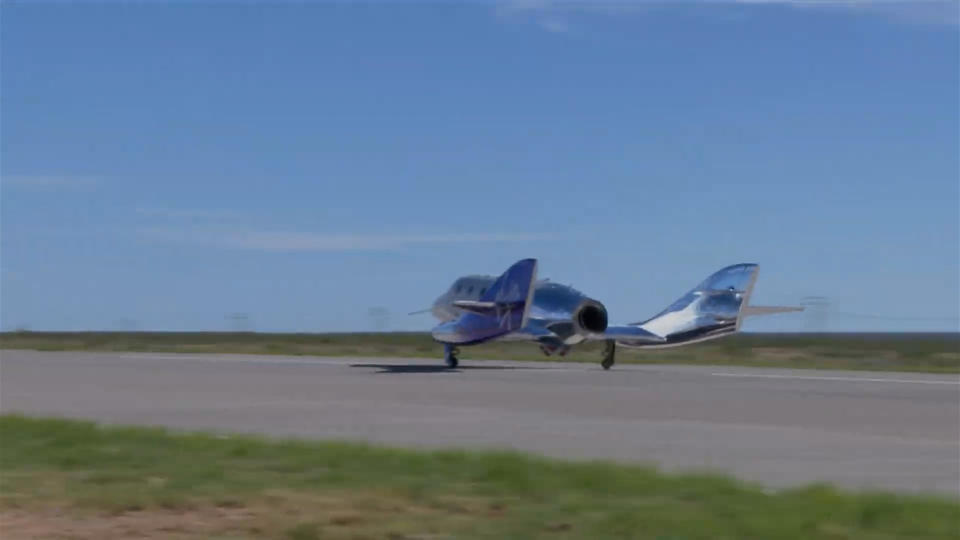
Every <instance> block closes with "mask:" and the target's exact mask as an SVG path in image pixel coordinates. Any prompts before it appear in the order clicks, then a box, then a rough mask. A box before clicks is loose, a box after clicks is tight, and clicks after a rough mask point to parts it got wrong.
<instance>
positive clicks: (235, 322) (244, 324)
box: [227, 313, 253, 332]
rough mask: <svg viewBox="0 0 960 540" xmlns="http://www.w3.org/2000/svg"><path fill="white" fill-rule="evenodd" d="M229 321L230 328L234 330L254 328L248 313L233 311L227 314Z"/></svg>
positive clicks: (240, 330)
mask: <svg viewBox="0 0 960 540" xmlns="http://www.w3.org/2000/svg"><path fill="white" fill-rule="evenodd" d="M227 322H228V323H229V325H230V330H233V331H234V332H250V331H252V330H253V323H251V322H250V315H248V314H246V313H231V314H229V315H227Z"/></svg>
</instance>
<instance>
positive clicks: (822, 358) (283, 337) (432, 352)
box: [0, 332, 960, 373]
mask: <svg viewBox="0 0 960 540" xmlns="http://www.w3.org/2000/svg"><path fill="white" fill-rule="evenodd" d="M0 348H4V349H37V350H48V351H65V350H70V351H127V352H131V351H132V352H146V351H152V352H176V353H249V354H283V355H316V356H368V357H370V356H397V357H428V358H441V357H442V355H443V351H442V347H441V346H440V345H439V344H437V343H436V342H434V341H433V340H432V339H431V337H430V335H429V334H425V333H399V332H398V333H379V334H377V333H354V334H267V333H253V332H233V333H230V332H5V333H0ZM600 349H601V345H600V344H599V343H589V344H584V345H580V346H577V347H575V348H574V349H573V350H572V351H571V354H569V355H567V356H566V357H562V358H561V357H557V356H551V357H549V358H548V357H545V356H543V354H542V353H541V352H540V351H539V349H538V348H537V347H536V346H535V345H534V344H531V343H507V342H492V343H486V344H483V345H479V346H476V347H469V348H464V350H463V353H462V355H461V356H462V357H463V358H464V359H477V358H483V359H491V360H499V359H511V360H570V361H584V362H597V361H599V358H600ZM617 361H618V362H623V363H676V364H712V365H724V364H725V365H744V366H758V367H761V366H764V367H787V368H816V369H853V370H889V371H925V372H931V373H960V333H940V334H933V333H930V334H921V333H916V334H907V333H903V334H897V333H887V334H881V333H877V334H869V333H861V334H738V335H736V336H732V337H727V338H722V339H719V340H715V341H708V342H705V343H700V344H694V345H689V346H685V347H678V348H673V349H662V350H646V351H635V350H633V351H632V350H626V349H623V348H621V349H620V350H618V352H617Z"/></svg>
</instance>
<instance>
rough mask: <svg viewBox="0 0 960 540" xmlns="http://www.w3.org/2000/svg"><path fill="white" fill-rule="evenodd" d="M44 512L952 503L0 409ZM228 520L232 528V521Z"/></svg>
mask: <svg viewBox="0 0 960 540" xmlns="http://www.w3.org/2000/svg"><path fill="white" fill-rule="evenodd" d="M51 507H54V508H56V509H57V514H56V515H58V516H59V515H62V514H63V513H64V512H65V510H64V509H65V508H66V509H69V512H68V513H70V512H73V513H74V514H76V516H80V517H77V518H76V519H81V517H82V516H83V515H85V513H94V514H96V515H100V516H101V517H100V518H99V519H111V518H110V517H109V516H115V515H124V514H131V513H133V514H137V513H140V514H149V513H150V512H159V513H164V512H165V513H170V512H201V511H202V510H203V509H204V508H220V509H223V508H234V509H237V508H241V509H246V510H245V511H246V512H247V514H244V515H246V516H247V517H246V518H243V519H246V520H247V521H243V519H239V518H238V519H239V521H237V520H234V521H231V522H230V523H233V525H230V527H232V528H231V529H230V530H229V534H227V533H226V532H224V533H223V534H222V535H220V536H222V537H231V538H235V537H279V538H283V537H287V538H303V539H309V538H341V537H342V538H352V537H369V538H451V537H455V538H651V539H677V540H679V539H701V538H702V539H706V538H710V539H738V540H739V539H752V538H755V539H781V538H803V539H810V538H830V539H853V538H864V539H875V540H881V539H895V538H931V539H932V538H938V539H942V538H957V537H958V536H960V502H958V501H956V500H952V499H949V498H943V497H938V496H932V495H931V496H920V495H900V494H889V493H852V492H844V491H839V490H837V489H834V488H832V487H829V486H824V485H817V486H810V487H805V488H801V489H791V490H785V491H779V492H771V491H769V490H764V489H762V488H760V487H758V486H753V485H750V484H746V483H742V482H739V481H736V480H733V479H730V478H726V477H723V476H718V475H712V474H682V475H674V474H663V473H660V472H658V471H656V470H654V469H651V468H646V467H641V466H632V465H620V464H613V463H608V462H586V463H584V462H564V461H559V460H552V459H546V458H540V457H534V456H530V455H525V454H520V453H513V452H473V451H434V452H425V451H413V450H400V449H393V448H384V447H378V446H370V445H365V444H353V443H341V442H319V441H303V440H270V439H265V438H259V437H252V436H220V435H215V434H204V433H186V434H184V433H174V432H171V431H168V430H165V429H161V428H144V427H104V426H100V425H97V424H94V423H91V422H84V421H72V420H61V419H35V418H28V417H23V416H18V415H5V416H0V511H2V512H19V513H21V514H22V513H25V512H26V513H27V515H29V513H30V512H35V513H37V515H45V514H43V512H48V511H49V508H51ZM45 509H46V510H45ZM47 515H52V514H47ZM158 515H160V514H158ZM209 515H211V516H218V515H220V514H209ZM104 516H106V517H104ZM51 519H52V518H51ZM210 519H214V518H210ZM217 519H219V518H217ZM21 521H23V520H21ZM239 522H242V523H245V525H243V527H241V528H239V529H238V528H237V527H238V525H236V523H239ZM225 523H226V522H225ZM224 526H225V527H226V525H224ZM244 527H246V528H244ZM190 530H191V529H190V528H189V527H188V528H187V529H186V532H185V533H184V534H185V535H186V537H189V534H186V533H189V532H190ZM181 532H184V531H181ZM74 533H75V534H76V531H74ZM80 536H82V535H80ZM181 536H184V535H181ZM201 536H202V537H218V533H216V531H213V532H211V531H210V530H206V532H204V533H203V535H201ZM198 537H199V536H198Z"/></svg>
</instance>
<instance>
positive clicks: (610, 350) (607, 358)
mask: <svg viewBox="0 0 960 540" xmlns="http://www.w3.org/2000/svg"><path fill="white" fill-rule="evenodd" d="M616 352H617V342H616V341H614V340H612V339H608V340H607V341H606V343H605V344H604V347H603V360H601V361H600V365H601V366H603V369H610V368H611V367H613V364H614V362H615V361H616V359H615V354H616Z"/></svg>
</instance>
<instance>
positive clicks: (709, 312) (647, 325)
mask: <svg viewBox="0 0 960 540" xmlns="http://www.w3.org/2000/svg"><path fill="white" fill-rule="evenodd" d="M756 276H757V265H756V264H735V265H733V266H728V267H726V268H724V269H722V270H719V271H717V272H715V273H714V274H712V275H711V276H710V277H708V278H707V279H705V280H703V282H701V283H700V284H699V285H697V286H696V287H694V288H693V289H691V290H690V291H689V292H687V293H686V294H685V295H683V296H681V297H680V298H679V299H677V300H676V301H675V302H673V303H672V304H670V305H669V306H667V308H666V309H664V310H663V311H661V312H660V313H658V314H657V315H655V316H653V317H651V318H650V319H648V320H646V321H644V322H642V323H635V325H636V326H639V327H640V328H643V329H644V330H647V331H648V332H650V333H651V334H654V335H657V336H660V337H662V338H663V341H662V342H659V343H657V342H649V341H646V340H644V341H638V340H631V339H619V340H617V342H618V343H619V344H621V345H624V346H627V347H670V346H676V345H682V344H686V343H692V342H696V341H704V340H707V339H712V338H717V337H722V336H725V335H727V334H732V333H734V332H736V331H737V330H738V329H739V326H740V321H741V308H742V307H743V306H745V305H746V303H747V300H748V298H749V296H750V293H751V292H752V290H753V285H754V282H755V281H756Z"/></svg>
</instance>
